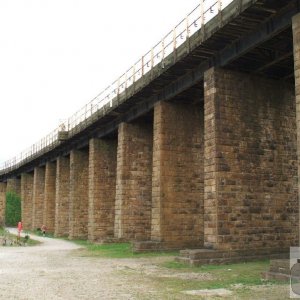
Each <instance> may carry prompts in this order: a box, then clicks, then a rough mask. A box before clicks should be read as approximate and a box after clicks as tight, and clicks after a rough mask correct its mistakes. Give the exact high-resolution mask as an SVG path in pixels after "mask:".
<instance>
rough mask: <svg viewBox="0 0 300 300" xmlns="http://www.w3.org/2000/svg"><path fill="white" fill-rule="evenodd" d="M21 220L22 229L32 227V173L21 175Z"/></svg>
mask: <svg viewBox="0 0 300 300" xmlns="http://www.w3.org/2000/svg"><path fill="white" fill-rule="evenodd" d="M21 200H22V222H23V228H24V229H27V230H29V229H31V227H32V210H33V173H22V175H21Z"/></svg>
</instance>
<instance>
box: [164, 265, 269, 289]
mask: <svg viewBox="0 0 300 300" xmlns="http://www.w3.org/2000/svg"><path fill="white" fill-rule="evenodd" d="M269 265H270V261H269V260H262V261H255V262H247V263H236V264H228V265H203V266H199V267H191V266H188V265H185V264H182V263H179V262H175V261H170V262H165V263H163V264H162V266H163V267H165V268H169V269H173V270H180V272H196V273H206V274H207V273H208V274H210V275H212V276H211V278H213V280H203V281H193V280H192V281H181V280H176V279H175V280H174V279H173V278H172V279H164V281H165V283H164V284H168V285H170V287H171V288H173V289H179V290H182V289H216V288H230V287H233V286H235V285H238V286H245V287H246V286H255V285H263V284H272V283H274V282H273V281H266V280H262V279H261V273H262V272H264V271H266V270H268V268H269Z"/></svg>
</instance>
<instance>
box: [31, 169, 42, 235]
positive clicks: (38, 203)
mask: <svg viewBox="0 0 300 300" xmlns="http://www.w3.org/2000/svg"><path fill="white" fill-rule="evenodd" d="M44 198H45V167H36V168H34V175H33V207H32V229H34V230H35V229H37V228H41V226H42V225H43V211H44Z"/></svg>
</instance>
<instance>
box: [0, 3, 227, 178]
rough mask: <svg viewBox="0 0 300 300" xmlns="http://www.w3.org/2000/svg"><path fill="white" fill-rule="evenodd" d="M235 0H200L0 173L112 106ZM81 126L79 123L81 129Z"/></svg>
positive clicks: (39, 152)
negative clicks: (101, 87)
mask: <svg viewBox="0 0 300 300" xmlns="http://www.w3.org/2000/svg"><path fill="white" fill-rule="evenodd" d="M232 1H233V0H211V1H210V0H201V1H200V4H199V5H198V6H197V7H196V8H195V9H193V10H192V11H191V12H190V13H189V14H188V15H187V16H186V17H185V18H184V19H183V20H182V21H181V22H180V23H179V24H178V25H177V26H175V27H174V29H173V30H171V31H170V32H168V34H167V35H165V36H164V37H163V38H162V40H161V41H160V42H158V43H157V44H156V45H155V46H154V47H153V48H152V49H151V50H149V51H148V52H147V53H146V54H144V55H143V56H142V57H141V59H139V60H138V61H137V62H136V63H135V64H134V65H133V66H132V67H131V68H130V69H128V70H127V71H126V72H125V73H124V74H122V75H121V76H120V77H119V78H118V79H117V80H116V81H114V82H113V83H112V84H111V85H109V86H108V87H107V88H106V89H105V90H104V91H102V92H101V93H100V94H98V95H97V96H96V97H95V98H94V99H92V100H91V101H90V102H89V103H87V104H86V105H85V106H84V107H82V108H81V109H80V110H79V111H77V112H76V113H74V114H73V115H72V116H71V117H69V118H68V120H67V121H65V122H63V123H62V124H60V126H59V127H58V128H56V129H55V130H54V131H52V132H51V133H50V134H48V135H47V136H45V137H44V138H42V139H41V140H40V141H38V142H37V143H35V144H34V145H32V146H31V147H30V148H28V149H26V150H25V151H23V152H22V153H21V154H20V155H19V156H16V157H14V158H12V159H10V160H8V161H6V162H4V163H3V164H2V165H1V166H0V175H1V174H5V173H7V172H10V171H11V170H13V169H16V168H18V167H19V166H21V165H23V164H24V163H27V162H28V161H30V160H32V159H34V158H35V157H38V156H40V155H41V154H44V153H46V152H48V151H49V150H51V149H53V148H55V147H56V146H57V145H58V144H59V143H60V141H61V140H60V138H59V133H60V132H66V131H67V132H69V136H72V135H74V134H75V133H76V132H78V131H80V130H81V129H82V127H80V126H79V125H80V124H85V123H86V122H87V120H88V119H89V118H90V117H91V116H92V115H94V114H95V113H96V112H98V111H99V110H100V109H102V108H103V107H104V106H105V105H109V107H112V101H113V99H115V98H116V99H118V97H119V96H120V94H122V93H123V92H125V91H126V90H127V88H128V87H130V86H131V85H132V84H134V83H135V82H137V81H138V80H139V79H141V78H142V77H143V76H144V75H145V74H147V73H148V72H150V71H151V70H152V69H153V68H154V67H155V66H157V65H158V64H161V67H162V68H164V60H165V58H166V57H167V56H169V55H170V54H175V55H176V50H177V48H178V47H179V46H181V45H182V44H183V43H185V42H186V41H187V40H188V39H189V38H190V37H191V36H192V35H193V34H194V33H195V32H197V31H199V30H200V29H201V28H203V26H204V24H205V23H207V22H208V21H210V20H211V19H212V18H214V17H215V16H216V15H218V14H219V13H220V12H221V10H222V9H224V8H225V7H226V6H227V5H228V4H230V3H231V2H232ZM78 126H79V127H80V128H79V129H78Z"/></svg>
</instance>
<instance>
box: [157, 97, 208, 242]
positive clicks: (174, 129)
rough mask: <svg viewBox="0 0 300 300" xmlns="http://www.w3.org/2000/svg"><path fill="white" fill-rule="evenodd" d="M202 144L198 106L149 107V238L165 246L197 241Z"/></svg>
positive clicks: (200, 236)
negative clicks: (151, 116)
mask: <svg viewBox="0 0 300 300" xmlns="http://www.w3.org/2000/svg"><path fill="white" fill-rule="evenodd" d="M199 97H200V95H199ZM203 148H204V128H203V109H201V106H199V105H192V104H189V105H185V104H175V103H167V102H159V103H157V104H156V105H155V108H154V144H153V175H152V231H151V240H152V241H157V242H161V243H163V244H164V245H165V247H166V248H182V247H193V248H194V247H201V246H202V245H203V197H204V195H203V182H204V179H203V151H204V150H203Z"/></svg>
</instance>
